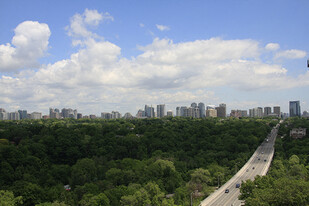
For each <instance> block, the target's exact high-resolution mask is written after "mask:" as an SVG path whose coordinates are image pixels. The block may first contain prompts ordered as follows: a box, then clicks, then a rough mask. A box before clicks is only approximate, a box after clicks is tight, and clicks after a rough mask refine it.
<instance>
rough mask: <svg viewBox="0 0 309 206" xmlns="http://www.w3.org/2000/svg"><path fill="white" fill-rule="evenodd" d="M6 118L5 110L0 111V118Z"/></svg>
mask: <svg viewBox="0 0 309 206" xmlns="http://www.w3.org/2000/svg"><path fill="white" fill-rule="evenodd" d="M7 119H8V114H7V113H6V112H5V110H4V109H3V110H1V111H0V120H7Z"/></svg>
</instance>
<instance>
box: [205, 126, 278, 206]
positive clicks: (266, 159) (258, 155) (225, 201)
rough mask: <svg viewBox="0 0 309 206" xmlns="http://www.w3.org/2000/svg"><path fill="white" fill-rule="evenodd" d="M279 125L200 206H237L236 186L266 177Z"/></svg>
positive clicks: (240, 202) (239, 202)
mask: <svg viewBox="0 0 309 206" xmlns="http://www.w3.org/2000/svg"><path fill="white" fill-rule="evenodd" d="M278 128H279V124H278V125H277V126H276V127H274V128H273V129H272V130H271V133H270V134H269V135H268V137H267V138H266V139H265V141H264V142H263V143H262V144H261V145H260V146H259V147H258V148H257V150H256V151H255V152H254V154H253V155H252V156H251V158H250V159H249V160H248V162H247V163H246V164H245V165H244V166H243V167H242V168H241V169H240V170H239V171H238V172H237V173H236V174H235V175H234V176H233V177H232V178H231V179H230V180H229V181H228V182H226V183H225V184H224V185H222V186H221V187H220V188H219V189H218V190H216V191H215V192H214V193H212V194H211V195H210V196H208V197H207V198H206V199H205V200H203V201H202V202H201V204H200V206H215V205H220V206H231V205H233V206H239V205H241V204H242V201H241V200H238V196H239V194H240V192H239V188H237V187H236V184H241V181H245V180H248V179H251V180H253V179H254V177H255V176H256V175H261V176H262V175H266V173H267V171H268V168H269V166H270V163H271V161H272V158H273V155H274V143H275V140H276V136H277V132H278Z"/></svg>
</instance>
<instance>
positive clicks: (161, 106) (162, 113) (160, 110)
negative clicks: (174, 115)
mask: <svg viewBox="0 0 309 206" xmlns="http://www.w3.org/2000/svg"><path fill="white" fill-rule="evenodd" d="M164 116H165V104H159V105H157V117H158V118H161V117H164Z"/></svg>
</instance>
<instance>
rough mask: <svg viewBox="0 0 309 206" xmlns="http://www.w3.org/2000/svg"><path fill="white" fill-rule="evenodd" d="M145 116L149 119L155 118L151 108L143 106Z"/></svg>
mask: <svg viewBox="0 0 309 206" xmlns="http://www.w3.org/2000/svg"><path fill="white" fill-rule="evenodd" d="M145 116H146V117H149V118H153V117H155V111H154V108H153V107H152V106H148V105H145Z"/></svg>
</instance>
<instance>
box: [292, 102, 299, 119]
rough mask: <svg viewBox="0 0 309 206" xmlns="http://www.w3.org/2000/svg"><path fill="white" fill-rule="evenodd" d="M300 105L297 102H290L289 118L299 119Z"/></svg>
mask: <svg viewBox="0 0 309 206" xmlns="http://www.w3.org/2000/svg"><path fill="white" fill-rule="evenodd" d="M300 116H301V111H300V103H299V101H290V117H300Z"/></svg>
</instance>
